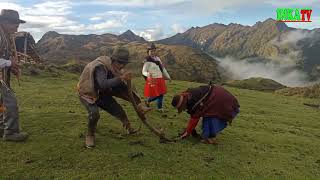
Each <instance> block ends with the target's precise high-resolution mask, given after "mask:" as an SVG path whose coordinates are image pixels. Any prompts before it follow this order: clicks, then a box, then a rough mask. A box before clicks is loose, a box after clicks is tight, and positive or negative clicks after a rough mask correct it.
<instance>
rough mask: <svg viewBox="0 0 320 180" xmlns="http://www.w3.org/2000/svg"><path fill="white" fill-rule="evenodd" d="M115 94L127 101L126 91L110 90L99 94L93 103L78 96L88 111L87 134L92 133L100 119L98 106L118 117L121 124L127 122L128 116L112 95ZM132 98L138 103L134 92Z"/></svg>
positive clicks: (138, 100) (138, 99)
mask: <svg viewBox="0 0 320 180" xmlns="http://www.w3.org/2000/svg"><path fill="white" fill-rule="evenodd" d="M112 96H116V97H119V98H121V99H124V100H126V101H129V95H128V93H127V92H111V93H109V94H108V95H106V94H105V95H101V96H100V97H99V99H98V100H97V101H96V103H94V104H90V103H88V102H87V101H86V100H84V99H83V98H81V97H80V101H81V103H82V104H83V105H84V106H85V108H86V109H87V111H88V134H89V135H94V133H95V130H96V127H97V123H98V121H99V119H100V113H99V110H100V108H101V109H103V110H104V111H106V112H108V113H109V114H111V115H112V116H114V117H115V118H117V119H119V120H120V121H121V122H122V124H123V125H126V124H128V123H129V120H128V116H127V114H126V112H125V111H124V110H123V108H122V107H121V105H120V104H119V103H118V102H117V101H116V100H115V99H114V98H113V97H112ZM134 99H135V101H136V103H137V104H139V103H140V102H141V101H140V98H139V97H138V96H137V95H136V94H134Z"/></svg>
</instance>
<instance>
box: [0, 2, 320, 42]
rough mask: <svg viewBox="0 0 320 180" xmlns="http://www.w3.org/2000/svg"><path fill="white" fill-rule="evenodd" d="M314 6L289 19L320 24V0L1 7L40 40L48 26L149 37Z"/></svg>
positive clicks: (65, 31)
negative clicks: (305, 16) (301, 17)
mask: <svg viewBox="0 0 320 180" xmlns="http://www.w3.org/2000/svg"><path fill="white" fill-rule="evenodd" d="M280 7H293V8H302V7H309V8H311V9H312V10H313V12H312V15H311V20H312V21H313V22H312V23H287V25H288V26H291V27H296V28H306V29H313V28H320V0H307V1H303V0H291V1H286V0H281V1H280V0H260V1H256V0H90V1H88V0H55V1H50V0H49V1H48V0H46V1H44V0H0V9H15V10H18V11H19V12H20V15H21V18H22V19H24V20H26V21H27V23H26V24H24V25H22V26H21V27H20V30H23V31H29V32H31V33H32V35H33V36H34V37H35V39H36V40H39V39H40V38H41V37H42V35H43V34H44V33H45V32H47V31H57V32H59V33H63V34H103V33H113V34H120V33H122V32H124V31H126V30H128V29H130V30H132V31H133V32H135V33H136V34H138V35H140V36H142V37H144V38H145V39H147V40H158V39H162V38H166V37H169V36H172V35H174V34H176V33H178V32H184V31H185V30H187V29H188V28H190V27H192V26H194V27H195V26H204V25H208V24H211V23H223V24H229V23H239V24H243V25H254V24H255V22H257V21H263V20H265V19H267V18H274V19H275V18H276V8H280Z"/></svg>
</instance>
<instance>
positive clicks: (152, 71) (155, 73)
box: [142, 56, 171, 79]
mask: <svg viewBox="0 0 320 180" xmlns="http://www.w3.org/2000/svg"><path fill="white" fill-rule="evenodd" d="M154 60H156V61H159V62H160V63H161V64H162V62H161V60H160V58H159V57H158V56H156V57H155V58H154ZM142 74H143V75H144V76H146V77H149V76H151V77H152V78H164V79H171V77H170V75H169V73H168V71H167V70H166V68H165V67H163V73H162V72H161V70H160V67H159V66H158V65H157V64H155V63H153V62H145V63H144V64H143V68H142Z"/></svg>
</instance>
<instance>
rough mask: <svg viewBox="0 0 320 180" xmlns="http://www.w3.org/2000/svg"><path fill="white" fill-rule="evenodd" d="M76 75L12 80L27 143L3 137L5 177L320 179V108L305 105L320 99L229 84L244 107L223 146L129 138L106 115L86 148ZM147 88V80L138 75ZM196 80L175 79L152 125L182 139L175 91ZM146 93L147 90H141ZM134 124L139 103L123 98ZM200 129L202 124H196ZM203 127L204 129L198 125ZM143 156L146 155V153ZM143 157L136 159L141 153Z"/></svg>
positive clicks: (183, 119)
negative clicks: (90, 146) (174, 104)
mask: <svg viewBox="0 0 320 180" xmlns="http://www.w3.org/2000/svg"><path fill="white" fill-rule="evenodd" d="M77 80H78V75H74V74H65V73H56V74H55V77H50V76H48V75H46V76H45V75H40V76H33V77H30V76H23V77H22V82H21V86H20V87H19V86H17V85H16V83H14V89H15V91H16V93H17V97H18V100H19V104H20V112H21V113H20V117H21V126H22V129H23V130H25V131H27V132H29V133H30V134H31V136H30V138H29V139H28V141H27V142H25V143H11V142H3V141H0V149H1V150H0V161H1V166H0V172H1V173H0V179H80V178H85V179H111V178H121V179H176V178H177V179H209V178H210V179H317V178H319V177H320V156H319V155H320V153H319V150H320V141H319V138H320V131H319V129H320V121H319V115H320V110H318V109H313V108H308V107H306V106H304V105H303V103H305V102H308V103H319V102H317V101H319V100H317V99H313V100H311V99H304V98H299V97H285V96H281V95H277V94H271V93H266V92H258V91H252V90H243V89H235V88H228V89H229V90H230V91H231V92H232V93H233V94H234V95H235V96H237V98H238V99H239V102H240V104H241V113H240V114H239V116H238V118H237V119H236V120H235V121H234V122H233V125H232V126H229V127H228V128H227V129H225V130H224V131H223V132H222V134H220V135H219V136H218V141H219V144H218V145H216V146H215V145H205V144H201V143H199V142H198V141H197V140H196V139H193V138H188V139H187V140H185V141H181V142H177V143H172V144H160V143H159V139H158V138H157V137H155V136H154V135H153V134H151V132H150V131H149V130H148V129H146V128H145V127H144V126H142V130H141V132H140V133H139V134H137V135H133V136H129V135H126V133H125V131H124V130H123V129H122V127H121V124H120V122H119V121H118V120H116V119H114V118H113V117H110V116H109V115H108V114H107V113H105V112H101V115H102V116H101V120H100V121H99V124H98V134H97V147H96V148H95V149H86V148H84V147H83V143H84V134H85V130H86V121H87V114H86V112H85V109H84V107H82V105H81V104H80V103H79V100H78V98H77V96H76V93H75V90H74V87H75V85H76V83H77ZM135 83H136V86H137V87H138V89H140V90H142V89H143V88H142V87H143V80H142V78H139V79H135ZM197 85H198V84H195V83H189V82H182V81H173V82H172V83H169V84H168V87H169V93H168V95H167V96H166V97H165V106H166V108H167V110H168V111H169V112H168V113H167V114H166V116H164V114H160V113H158V112H156V111H154V112H151V113H150V114H148V117H149V119H150V122H151V123H152V124H153V125H154V126H161V127H163V128H164V130H165V132H166V133H167V135H168V136H170V137H173V136H176V135H177V133H178V132H180V131H181V129H182V128H184V127H185V126H186V123H187V120H188V115H187V114H181V115H177V114H176V111H174V110H173V109H172V108H171V107H170V98H171V97H172V96H173V94H174V93H175V92H180V91H182V90H185V89H186V88H187V87H191V86H197ZM140 94H142V91H140ZM121 103H122V104H123V105H124V108H125V109H126V110H127V112H128V115H129V117H130V120H131V122H132V123H133V126H134V127H139V126H140V122H139V120H138V118H137V116H136V115H135V113H134V111H133V108H132V107H131V106H130V105H129V104H128V103H126V102H123V101H121ZM198 126H200V124H199V125H198ZM198 128H199V127H198ZM142 154H143V156H142ZM135 155H137V157H135Z"/></svg>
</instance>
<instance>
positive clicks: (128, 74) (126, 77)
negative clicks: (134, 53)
mask: <svg viewBox="0 0 320 180" xmlns="http://www.w3.org/2000/svg"><path fill="white" fill-rule="evenodd" d="M120 79H121V80H122V81H128V80H131V79H132V74H131V72H129V71H126V72H124V73H123V74H122V75H121V76H120Z"/></svg>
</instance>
